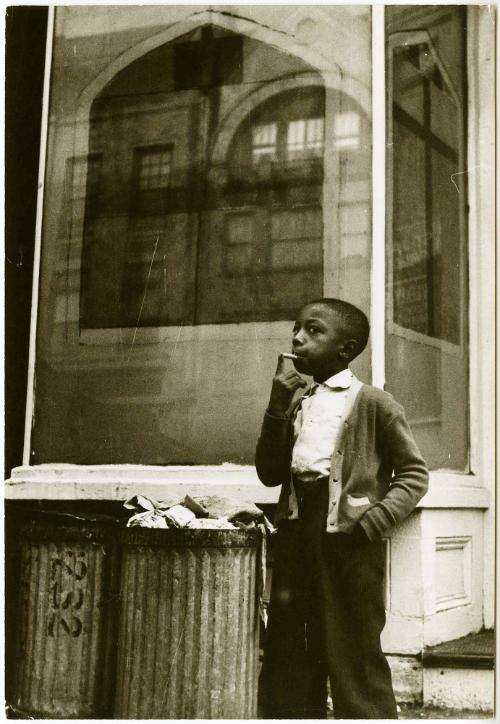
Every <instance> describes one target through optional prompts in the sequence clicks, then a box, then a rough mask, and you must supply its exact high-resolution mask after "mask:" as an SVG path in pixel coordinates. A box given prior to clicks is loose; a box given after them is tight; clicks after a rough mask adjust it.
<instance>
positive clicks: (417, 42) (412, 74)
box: [386, 7, 468, 470]
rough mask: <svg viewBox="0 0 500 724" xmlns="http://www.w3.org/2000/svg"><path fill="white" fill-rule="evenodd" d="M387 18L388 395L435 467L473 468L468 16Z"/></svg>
mask: <svg viewBox="0 0 500 724" xmlns="http://www.w3.org/2000/svg"><path fill="white" fill-rule="evenodd" d="M409 12H410V16H411V17H409V14H408V13H409ZM386 18H387V54H388V58H387V60H388V66H389V67H388V70H389V73H388V77H389V87H388V109H387V110H388V128H389V139H388V147H389V149H390V154H389V166H388V170H389V173H388V208H387V229H388V250H387V254H388V256H387V268H388V276H387V278H388V287H387V354H386V363H387V370H386V376H387V388H388V389H389V390H390V391H391V392H393V393H394V395H395V396H396V397H397V398H398V399H399V400H400V401H401V402H402V403H403V404H404V406H405V408H406V410H407V412H408V416H409V420H410V423H411V425H412V427H413V429H414V432H415V435H416V437H417V440H418V442H419V444H420V446H421V449H422V452H423V454H424V456H425V458H426V460H427V462H428V464H429V465H430V466H431V467H432V468H443V469H454V470H465V469H466V467H467V464H468V458H467V453H468V394H467V392H468V375H467V300H466V293H467V284H466V280H467V261H466V259H467V257H466V252H467V235H466V208H467V201H466V199H467V185H466V175H465V171H466V156H465V141H466V128H465V108H466V86H465V79H466V67H465V11H464V8H458V7H455V8H452V7H446V8H442V7H441V8H435V7H433V8H428V7H422V8H417V7H413V8H411V10H410V11H409V8H402V7H394V8H393V7H387V8H386Z"/></svg>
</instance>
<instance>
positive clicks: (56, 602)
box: [9, 513, 119, 719]
mask: <svg viewBox="0 0 500 724" xmlns="http://www.w3.org/2000/svg"><path fill="white" fill-rule="evenodd" d="M20 536H21V540H22V544H21V558H20V566H21V571H20V591H19V594H20V595H19V624H18V636H17V643H16V657H15V672H14V675H15V684H14V692H15V695H14V701H13V702H9V705H10V707H11V708H12V709H13V710H14V712H15V713H17V714H18V715H21V716H30V717H35V718H52V719H73V718H76V719H88V718H96V717H106V716H108V715H109V714H110V713H111V710H112V703H113V694H114V670H113V660H114V656H113V649H114V646H115V643H116V625H115V622H116V610H117V607H118V601H117V589H118V572H119V556H118V547H117V544H116V529H114V527H113V525H112V524H111V521H110V520H109V519H108V518H106V519H104V518H103V517H100V516H99V517H97V516H93V517H92V518H89V517H87V518H82V517H81V516H76V515H70V514H63V513H38V514H37V515H36V518H35V519H32V520H31V521H30V522H28V523H26V524H25V525H23V527H22V528H21V531H20Z"/></svg>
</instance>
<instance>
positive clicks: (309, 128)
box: [287, 118, 324, 160]
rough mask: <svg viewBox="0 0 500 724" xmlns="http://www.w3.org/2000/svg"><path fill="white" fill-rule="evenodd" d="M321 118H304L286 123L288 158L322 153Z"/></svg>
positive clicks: (320, 154)
mask: <svg viewBox="0 0 500 724" xmlns="http://www.w3.org/2000/svg"><path fill="white" fill-rule="evenodd" d="M323 128H324V122H323V118H305V119H300V120H298V121H291V122H290V123H289V124H288V134H287V157H288V158H289V159H290V160H293V159H297V158H305V157H307V156H317V157H318V158H321V157H322V155H323Z"/></svg>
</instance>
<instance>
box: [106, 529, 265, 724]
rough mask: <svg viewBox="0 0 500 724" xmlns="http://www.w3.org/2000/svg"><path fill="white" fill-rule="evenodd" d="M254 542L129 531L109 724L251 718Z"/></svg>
mask: <svg viewBox="0 0 500 724" xmlns="http://www.w3.org/2000/svg"><path fill="white" fill-rule="evenodd" d="M259 544H260V535H259V533H258V531H255V530H253V531H241V530H234V531H233V530H185V529H183V530H145V529H133V528H132V529H129V530H128V531H126V533H125V535H124V537H123V546H124V547H123V553H122V556H123V557H122V574H121V599H122V603H121V617H120V619H121V620H120V633H119V643H118V657H117V662H118V663H117V689H116V706H115V718H121V719H253V718H256V715H257V667H258V631H259V620H258V606H257V571H258V552H259Z"/></svg>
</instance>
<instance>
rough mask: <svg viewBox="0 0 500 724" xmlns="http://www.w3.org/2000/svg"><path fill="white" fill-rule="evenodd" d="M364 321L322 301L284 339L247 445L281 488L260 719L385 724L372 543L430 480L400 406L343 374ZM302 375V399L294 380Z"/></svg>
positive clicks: (379, 573) (377, 563) (363, 333)
mask: <svg viewBox="0 0 500 724" xmlns="http://www.w3.org/2000/svg"><path fill="white" fill-rule="evenodd" d="M369 331H370V330H369V324H368V320H367V318H366V317H365V315H364V314H363V312H361V311H360V310H359V309H357V307H354V306H353V305H352V304H348V303H347V302H343V301H341V300H339V299H330V298H324V299H319V300H315V301H313V302H311V303H310V304H308V305H306V306H305V307H304V308H303V309H302V310H301V311H300V313H299V316H298V319H297V322H296V323H295V327H294V330H293V340H292V350H293V353H294V355H296V358H295V359H294V361H293V364H294V366H295V370H291V371H288V372H286V371H285V365H284V360H283V356H282V355H280V356H279V360H278V367H277V370H276V374H275V376H274V379H273V384H272V390H271V397H270V401H269V406H268V408H267V411H266V414H265V416H264V422H263V426H262V432H261V436H260V438H259V441H258V443H257V452H256V467H257V472H258V475H259V478H260V480H261V481H262V482H263V483H264V485H268V486H270V485H280V484H281V485H282V489H281V494H280V498H279V503H278V508H277V512H276V522H277V525H278V533H277V536H276V545H275V560H274V570H273V582H272V591H271V601H270V606H269V623H268V628H267V631H266V646H265V652H264V662H263V668H262V674H261V694H262V704H263V714H264V717H265V718H293V719H302V718H305V719H320V718H326V698H327V697H326V682H327V678H328V677H329V679H330V686H331V691H332V699H333V708H334V714H335V718H337V719H342V718H344V719H397V713H396V703H395V699H394V693H393V690H392V682H391V674H390V669H389V666H388V664H387V661H386V659H385V656H384V654H383V652H382V649H381V645H380V634H381V632H382V629H383V627H384V624H385V610H384V600H383V590H382V588H383V586H382V583H383V576H384V547H383V541H382V536H386V535H387V534H389V533H390V532H391V531H392V530H393V528H394V526H395V525H396V524H398V523H399V522H400V521H401V520H403V519H404V518H405V517H406V516H407V515H409V513H410V512H411V511H412V510H413V509H414V508H415V505H416V504H417V502H418V501H419V499H420V498H421V497H422V496H423V495H424V493H425V492H426V490H427V485H428V473H427V470H426V467H425V463H424V461H423V460H422V457H421V455H420V453H419V451H418V448H417V446H416V444H415V441H414V439H413V436H412V434H411V432H410V429H409V427H408V423H407V422H406V419H405V416H404V411H403V409H402V407H401V406H400V405H399V404H398V403H396V402H395V401H394V399H393V398H392V397H391V396H390V395H389V394H388V393H386V392H383V391H382V390H379V389H377V388H374V387H371V386H369V385H364V384H362V383H361V382H360V381H359V380H357V379H356V377H354V375H353V374H352V372H351V371H350V370H349V363H350V362H351V361H352V360H353V359H354V358H355V357H357V356H358V355H359V354H360V353H361V352H362V351H363V349H364V348H365V346H366V344H367V341H368V335H369ZM298 373H303V374H307V375H312V377H313V379H314V384H313V385H312V387H311V389H310V390H309V391H308V392H306V393H305V394H304V395H303V396H302V398H301V399H300V401H299V403H298V404H295V405H293V404H292V398H293V397H294V395H295V393H296V392H297V390H299V389H300V388H304V387H306V382H305V381H304V380H303V378H302V377H301V376H300V375H299V374H298Z"/></svg>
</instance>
